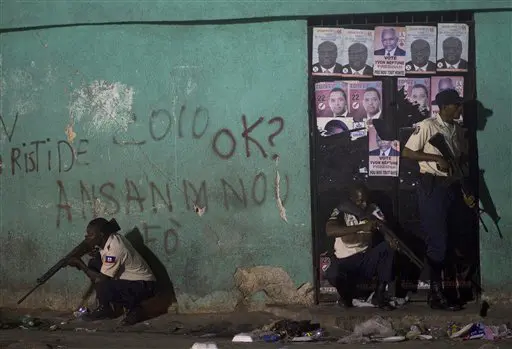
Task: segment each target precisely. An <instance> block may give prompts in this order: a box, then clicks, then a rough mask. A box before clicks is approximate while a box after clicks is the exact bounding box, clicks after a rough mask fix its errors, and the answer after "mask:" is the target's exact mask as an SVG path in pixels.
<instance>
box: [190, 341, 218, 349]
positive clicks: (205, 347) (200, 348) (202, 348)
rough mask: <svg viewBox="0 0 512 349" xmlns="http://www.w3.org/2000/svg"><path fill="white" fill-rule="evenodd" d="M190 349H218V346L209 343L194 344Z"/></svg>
mask: <svg viewBox="0 0 512 349" xmlns="http://www.w3.org/2000/svg"><path fill="white" fill-rule="evenodd" d="M190 349H218V348H217V344H215V343H213V342H208V343H194V345H192V348H190Z"/></svg>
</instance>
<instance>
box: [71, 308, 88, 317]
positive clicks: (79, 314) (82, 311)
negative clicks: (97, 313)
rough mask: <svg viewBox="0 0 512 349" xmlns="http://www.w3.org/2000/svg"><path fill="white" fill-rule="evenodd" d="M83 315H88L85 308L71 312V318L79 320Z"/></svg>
mask: <svg viewBox="0 0 512 349" xmlns="http://www.w3.org/2000/svg"><path fill="white" fill-rule="evenodd" d="M85 314H89V309H88V308H87V307H80V308H78V309H77V310H76V311H74V312H73V316H74V317H75V318H77V319H78V318H81V317H82V316H84V315H85Z"/></svg>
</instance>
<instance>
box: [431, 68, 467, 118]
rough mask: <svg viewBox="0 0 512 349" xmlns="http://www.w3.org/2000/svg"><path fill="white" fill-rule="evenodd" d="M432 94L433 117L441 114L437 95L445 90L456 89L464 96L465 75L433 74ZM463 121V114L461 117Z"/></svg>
mask: <svg viewBox="0 0 512 349" xmlns="http://www.w3.org/2000/svg"><path fill="white" fill-rule="evenodd" d="M430 86H431V87H430V90H431V92H430V96H431V98H432V99H433V100H432V117H436V116H437V115H439V106H438V105H437V104H436V102H435V97H436V95H437V94H438V93H439V92H441V91H444V90H455V91H457V92H458V93H459V96H461V97H464V77H463V76H433V77H432V78H431V80H430ZM455 121H457V122H462V114H461V115H460V117H459V119H457V120H455Z"/></svg>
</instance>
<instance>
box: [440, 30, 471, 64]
mask: <svg viewBox="0 0 512 349" xmlns="http://www.w3.org/2000/svg"><path fill="white" fill-rule="evenodd" d="M468 42H469V27H468V25H467V24H464V23H439V24H438V25H437V47H438V49H437V71H439V72H441V71H445V72H466V71H468Z"/></svg>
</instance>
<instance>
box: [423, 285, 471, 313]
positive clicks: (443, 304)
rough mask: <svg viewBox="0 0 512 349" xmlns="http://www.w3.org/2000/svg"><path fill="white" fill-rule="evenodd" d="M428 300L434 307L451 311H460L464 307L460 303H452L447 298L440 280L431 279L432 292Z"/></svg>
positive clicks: (431, 306)
mask: <svg viewBox="0 0 512 349" xmlns="http://www.w3.org/2000/svg"><path fill="white" fill-rule="evenodd" d="M427 302H428V305H429V306H430V308H432V309H437V310H450V311H458V310H461V309H462V307H461V305H460V304H456V303H455V304H454V303H451V302H449V301H448V300H447V299H446V297H445V296H444V294H443V289H442V287H441V283H440V282H439V281H430V292H429V295H428V299H427Z"/></svg>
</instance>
